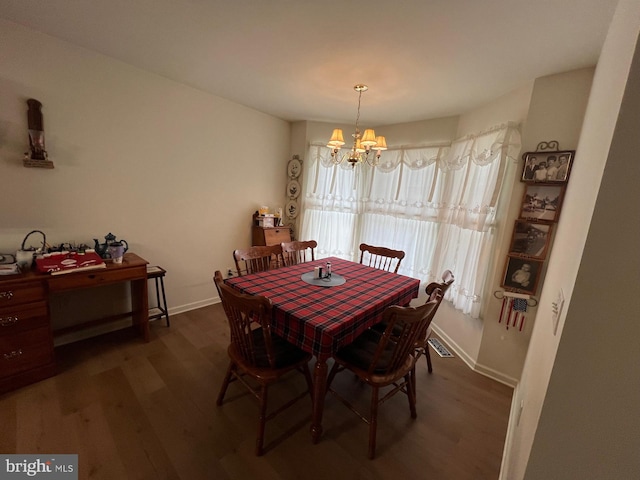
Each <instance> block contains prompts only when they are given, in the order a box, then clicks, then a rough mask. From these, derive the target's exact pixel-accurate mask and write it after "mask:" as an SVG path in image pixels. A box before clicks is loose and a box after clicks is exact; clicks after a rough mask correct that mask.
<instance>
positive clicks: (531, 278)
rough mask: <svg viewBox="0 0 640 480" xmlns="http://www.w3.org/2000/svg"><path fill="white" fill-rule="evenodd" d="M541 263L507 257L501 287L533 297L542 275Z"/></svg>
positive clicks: (539, 261) (528, 259) (529, 259)
mask: <svg viewBox="0 0 640 480" xmlns="http://www.w3.org/2000/svg"><path fill="white" fill-rule="evenodd" d="M542 263H543V262H542V261H541V260H533V259H531V258H522V257H514V256H512V255H509V256H508V257H507V263H506V264H505V266H504V274H503V276H502V284H501V285H500V286H501V287H504V288H509V289H511V290H515V291H517V292H518V293H528V294H529V295H535V293H536V289H537V288H538V280H540V275H541V274H542Z"/></svg>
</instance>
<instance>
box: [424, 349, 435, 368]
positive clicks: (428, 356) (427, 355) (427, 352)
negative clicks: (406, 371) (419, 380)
mask: <svg viewBox="0 0 640 480" xmlns="http://www.w3.org/2000/svg"><path fill="white" fill-rule="evenodd" d="M424 356H425V357H427V370H429V373H431V372H433V367H432V366H431V354H430V353H429V344H427V346H426V348H425V349H424Z"/></svg>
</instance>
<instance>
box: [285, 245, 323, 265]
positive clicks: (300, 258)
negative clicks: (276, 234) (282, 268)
mask: <svg viewBox="0 0 640 480" xmlns="http://www.w3.org/2000/svg"><path fill="white" fill-rule="evenodd" d="M281 245H282V256H283V257H284V264H285V265H287V266H288V265H297V264H299V263H306V262H313V261H314V260H315V259H316V257H315V248H316V247H317V246H318V242H316V241H315V240H307V241H294V242H286V243H282V244H281Z"/></svg>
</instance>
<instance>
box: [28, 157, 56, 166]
mask: <svg viewBox="0 0 640 480" xmlns="http://www.w3.org/2000/svg"><path fill="white" fill-rule="evenodd" d="M22 164H23V165H24V166H25V167H27V168H53V162H52V161H51V160H32V159H31V158H25V159H23V160H22Z"/></svg>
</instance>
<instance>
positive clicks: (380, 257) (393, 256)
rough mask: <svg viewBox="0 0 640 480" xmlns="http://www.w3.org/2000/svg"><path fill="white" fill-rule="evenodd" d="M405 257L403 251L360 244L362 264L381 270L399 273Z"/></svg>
mask: <svg viewBox="0 0 640 480" xmlns="http://www.w3.org/2000/svg"><path fill="white" fill-rule="evenodd" d="M404 255H405V253H404V252H403V251H402V250H393V249H391V248H387V247H375V246H373V245H367V244H366V243H361V244H360V263H361V264H363V265H368V266H370V267H374V268H378V269H380V270H386V271H388V272H393V273H398V269H399V268H400V262H402V259H403V258H404Z"/></svg>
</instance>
